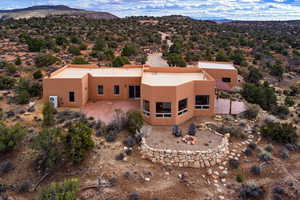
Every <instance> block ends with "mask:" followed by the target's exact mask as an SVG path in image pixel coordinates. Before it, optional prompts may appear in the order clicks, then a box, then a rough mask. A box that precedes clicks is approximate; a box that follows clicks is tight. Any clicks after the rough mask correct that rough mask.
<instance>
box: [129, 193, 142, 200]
mask: <svg viewBox="0 0 300 200" xmlns="http://www.w3.org/2000/svg"><path fill="white" fill-rule="evenodd" d="M128 199H129V200H140V199H141V195H140V194H139V193H137V192H134V193H131V194H130V195H129V196H128Z"/></svg>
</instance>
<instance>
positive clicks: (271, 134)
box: [261, 122, 298, 144]
mask: <svg viewBox="0 0 300 200" xmlns="http://www.w3.org/2000/svg"><path fill="white" fill-rule="evenodd" d="M261 133H262V136H263V137H265V138H267V139H269V140H272V141H275V142H278V143H284V144H286V143H291V144H294V143H295V142H296V141H297V137H298V136H297V134H296V128H295V127H294V126H293V124H281V123H271V122H269V123H266V124H265V125H263V126H262V127H261Z"/></svg>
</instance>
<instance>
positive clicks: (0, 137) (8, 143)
mask: <svg viewBox="0 0 300 200" xmlns="http://www.w3.org/2000/svg"><path fill="white" fill-rule="evenodd" d="M25 132H26V129H25V128H23V127H22V126H21V125H20V124H17V125H14V126H11V127H8V126H6V125H5V124H4V122H0V154H1V153H6V152H9V151H11V150H13V149H14V148H15V147H16V146H17V145H18V144H19V143H20V141H21V139H22V138H23V136H24V134H25Z"/></svg>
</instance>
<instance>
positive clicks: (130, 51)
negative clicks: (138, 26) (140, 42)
mask: <svg viewBox="0 0 300 200" xmlns="http://www.w3.org/2000/svg"><path fill="white" fill-rule="evenodd" d="M137 53H138V48H137V46H136V45H135V44H126V45H125V47H124V48H123V49H122V54H121V55H122V56H126V57H130V56H136V55H137Z"/></svg>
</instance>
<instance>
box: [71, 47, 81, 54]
mask: <svg viewBox="0 0 300 200" xmlns="http://www.w3.org/2000/svg"><path fill="white" fill-rule="evenodd" d="M69 52H70V53H71V54H73V55H74V56H79V55H80V54H81V53H80V48H79V47H77V46H70V47H69Z"/></svg>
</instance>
